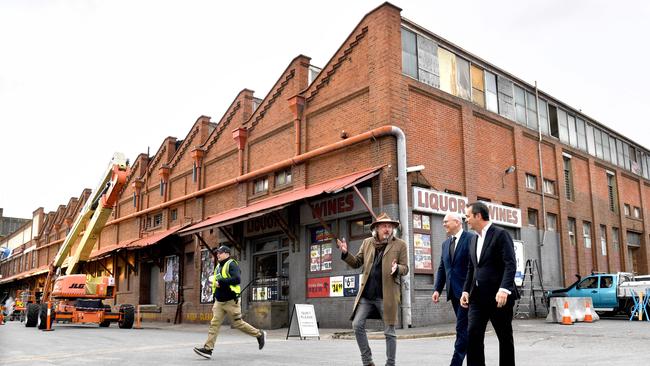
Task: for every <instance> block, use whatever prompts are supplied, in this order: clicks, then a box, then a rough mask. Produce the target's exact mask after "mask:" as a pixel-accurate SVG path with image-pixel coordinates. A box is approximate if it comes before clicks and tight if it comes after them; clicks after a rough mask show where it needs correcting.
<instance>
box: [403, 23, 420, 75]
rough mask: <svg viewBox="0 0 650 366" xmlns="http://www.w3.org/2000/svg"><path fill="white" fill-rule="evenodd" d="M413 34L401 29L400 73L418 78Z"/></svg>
mask: <svg viewBox="0 0 650 366" xmlns="http://www.w3.org/2000/svg"><path fill="white" fill-rule="evenodd" d="M416 50H417V47H416V43H415V33H413V32H411V31H408V30H406V29H404V28H402V72H403V73H405V74H406V75H408V76H411V77H413V78H415V79H417V78H418V56H417V51H416Z"/></svg>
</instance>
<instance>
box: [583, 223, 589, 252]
mask: <svg viewBox="0 0 650 366" xmlns="http://www.w3.org/2000/svg"><path fill="white" fill-rule="evenodd" d="M582 238H583V240H584V241H585V248H591V223H590V222H587V221H583V222H582Z"/></svg>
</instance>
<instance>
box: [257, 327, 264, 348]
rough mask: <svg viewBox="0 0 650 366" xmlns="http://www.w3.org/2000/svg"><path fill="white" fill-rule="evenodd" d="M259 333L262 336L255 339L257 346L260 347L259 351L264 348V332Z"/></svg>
mask: <svg viewBox="0 0 650 366" xmlns="http://www.w3.org/2000/svg"><path fill="white" fill-rule="evenodd" d="M261 332H262V334H260V335H259V336H258V337H257V344H258V345H259V346H260V349H262V348H264V343H266V332H265V331H263V330H262V331H261Z"/></svg>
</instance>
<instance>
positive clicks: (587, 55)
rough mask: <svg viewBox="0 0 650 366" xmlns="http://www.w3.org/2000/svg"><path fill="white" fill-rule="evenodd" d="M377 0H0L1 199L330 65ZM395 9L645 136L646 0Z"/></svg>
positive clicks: (16, 208)
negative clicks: (290, 70)
mask: <svg viewBox="0 0 650 366" xmlns="http://www.w3.org/2000/svg"><path fill="white" fill-rule="evenodd" d="M381 3H382V2H380V1H350V0H346V1H339V0H328V1H321V2H312V1H259V2H258V1H237V2H236V1H230V2H225V1H216V0H210V1H191V0H183V1H181V0H178V1H164V0H151V1H144V0H106V1H81V0H79V1H54V0H52V1H46V0H0V156H1V157H2V161H3V163H2V165H1V166H2V168H1V169H2V170H1V173H0V207H2V208H4V216H10V217H25V218H30V217H31V215H32V212H33V211H34V210H36V209H37V208H38V207H43V208H45V211H46V212H48V211H54V210H56V209H57V207H58V206H59V205H60V204H67V203H68V200H69V199H70V197H78V196H79V194H80V193H81V191H82V190H83V188H86V187H88V188H95V185H96V184H97V181H98V180H99V178H100V175H101V174H102V173H103V171H104V169H105V167H106V165H107V164H108V162H109V160H110V158H111V157H112V155H113V152H115V151H120V152H123V153H125V154H126V156H127V157H128V158H130V159H131V161H133V160H135V158H136V157H137V155H138V154H139V153H146V152H147V148H149V149H150V152H151V154H152V155H153V154H155V153H156V151H157V150H158V148H159V147H160V144H161V143H162V141H163V139H164V138H165V137H167V136H174V137H177V138H178V139H184V138H185V136H186V135H187V133H188V132H189V129H190V128H191V126H192V125H193V123H194V122H195V121H196V119H197V118H198V117H199V116H200V115H208V116H211V117H212V120H213V121H215V122H216V121H218V120H219V119H220V118H221V116H222V115H223V113H224V112H225V109H226V108H227V107H228V105H229V104H230V103H231V102H232V100H233V99H234V97H235V96H236V95H237V93H238V92H239V91H240V90H241V89H243V88H249V89H252V90H255V92H256V96H257V97H259V98H264V96H265V95H266V93H267V92H268V91H269V89H270V88H271V87H272V86H273V83H274V82H275V81H276V80H277V79H278V77H279V76H280V73H281V72H282V71H284V69H285V68H286V66H287V65H288V64H289V62H290V61H291V60H292V59H293V58H294V57H295V56H297V55H299V54H304V55H307V56H309V57H311V58H312V64H314V65H317V66H324V65H325V63H326V62H327V61H328V60H329V59H330V57H332V55H333V53H334V52H335V51H336V49H337V48H338V47H339V46H340V45H341V44H342V42H343V41H344V40H345V38H346V37H347V36H348V35H349V34H350V32H351V31H352V29H353V28H354V27H355V26H356V25H357V23H358V22H359V21H360V20H361V18H362V17H363V16H364V15H365V14H366V13H368V12H369V11H371V10H372V9H374V8H375V7H377V6H378V5H380V4H381ZM393 3H394V4H395V5H397V6H398V7H400V8H402V9H403V11H402V16H404V17H406V18H408V19H410V20H412V21H414V22H416V23H417V24H419V25H421V26H423V27H425V28H427V29H429V30H430V31H432V32H434V33H436V34H438V35H440V36H441V37H443V38H446V39H447V40H449V41H451V42H453V43H455V44H457V45H459V46H460V47H462V48H464V49H465V50H467V51H469V52H471V53H473V54H475V55H477V56H479V57H481V58H483V59H484V60H486V61H488V62H490V63H492V64H494V65H496V66H497V67H500V68H502V69H504V70H506V71H508V72H510V73H512V74H514V75H516V76H517V77H519V78H521V79H523V80H525V81H527V82H529V83H531V84H532V83H534V82H535V81H537V82H538V85H539V88H540V89H542V90H544V91H545V92H547V93H550V94H551V95H552V96H554V97H555V98H558V99H560V100H561V101H563V102H565V103H567V104H569V105H570V106H572V107H574V108H576V109H581V110H582V111H583V112H584V113H586V114H587V115H588V116H590V117H592V118H594V119H596V120H597V121H599V122H601V123H603V124H605V125H607V126H609V127H611V128H613V129H614V130H616V131H618V132H620V133H622V134H623V135H625V136H628V137H630V138H632V139H633V140H635V141H636V142H638V143H640V144H642V145H643V146H645V147H646V148H650V133H649V132H650V128H648V119H649V118H648V113H647V111H646V108H647V105H648V103H647V101H648V99H649V98H648V97H649V96H650V95H649V94H650V73H649V72H648V70H647V67H645V65H646V64H647V62H648V58H649V57H648V56H650V55H649V53H650V50H649V44H650V42H649V41H648V36H650V26H649V24H650V21H649V20H648V19H650V3H649V2H647V1H616V2H614V1H586V0H585V1H575V0H574V1H549V0H545V1H520V0H517V1H497V0H492V1H460V0H456V1H444V2H442V1H397V0H396V1H394V2H393Z"/></svg>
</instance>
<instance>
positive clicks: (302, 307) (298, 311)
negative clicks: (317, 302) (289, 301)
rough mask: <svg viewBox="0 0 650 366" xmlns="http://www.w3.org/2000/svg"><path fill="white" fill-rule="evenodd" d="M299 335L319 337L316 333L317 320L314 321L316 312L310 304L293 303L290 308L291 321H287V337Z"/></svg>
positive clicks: (302, 337)
mask: <svg viewBox="0 0 650 366" xmlns="http://www.w3.org/2000/svg"><path fill="white" fill-rule="evenodd" d="M289 337H300V339H306V338H307V337H315V338H318V339H320V334H319V333H318V322H317V321H316V312H315V311H314V305H312V304H294V305H293V310H291V321H290V323H289V330H288V331H287V337H286V338H285V339H289Z"/></svg>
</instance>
